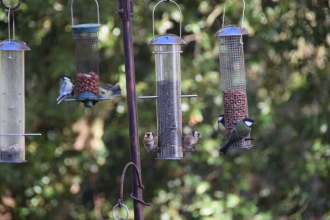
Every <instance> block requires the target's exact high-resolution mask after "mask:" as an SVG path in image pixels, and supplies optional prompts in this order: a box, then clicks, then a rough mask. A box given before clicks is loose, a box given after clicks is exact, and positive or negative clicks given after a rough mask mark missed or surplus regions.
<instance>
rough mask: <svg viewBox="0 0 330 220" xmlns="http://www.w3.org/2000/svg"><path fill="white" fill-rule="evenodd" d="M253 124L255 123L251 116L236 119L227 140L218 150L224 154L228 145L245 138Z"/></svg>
mask: <svg viewBox="0 0 330 220" xmlns="http://www.w3.org/2000/svg"><path fill="white" fill-rule="evenodd" d="M255 124H257V123H255V122H254V121H253V120H252V119H251V118H244V119H243V120H240V121H238V122H237V123H236V125H235V127H234V128H233V130H232V131H231V133H230V136H229V139H228V141H227V142H226V143H225V144H224V145H223V146H222V147H221V149H220V152H222V153H223V154H224V155H226V153H227V151H228V149H229V148H230V146H231V145H232V144H234V143H236V142H239V141H240V140H242V139H243V138H246V137H247V136H248V135H249V133H250V131H251V127H252V126H253V125H255Z"/></svg>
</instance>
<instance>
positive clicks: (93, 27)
mask: <svg viewBox="0 0 330 220" xmlns="http://www.w3.org/2000/svg"><path fill="white" fill-rule="evenodd" d="M71 29H72V31H73V32H74V33H76V34H81V33H92V32H98V31H99V29H100V24H77V25H72V26H71Z"/></svg>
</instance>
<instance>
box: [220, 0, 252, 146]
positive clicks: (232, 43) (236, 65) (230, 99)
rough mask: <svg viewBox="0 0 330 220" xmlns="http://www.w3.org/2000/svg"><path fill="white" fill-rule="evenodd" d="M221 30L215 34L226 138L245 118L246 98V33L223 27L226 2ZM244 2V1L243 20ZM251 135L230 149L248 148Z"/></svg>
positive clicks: (238, 29)
mask: <svg viewBox="0 0 330 220" xmlns="http://www.w3.org/2000/svg"><path fill="white" fill-rule="evenodd" d="M224 7H225V8H224V12H223V20H222V28H221V29H220V30H219V31H218V32H217V33H216V34H215V36H217V37H218V46H219V60H220V73H221V87H222V93H223V100H224V115H225V127H226V138H227V139H228V138H229V135H230V133H231V131H232V129H233V128H234V127H235V124H236V123H237V122H238V121H239V120H241V119H244V118H246V117H248V103H247V97H246V80H245V78H246V77H245V64H244V50H243V35H247V34H249V32H248V31H247V30H246V29H244V28H243V27H239V26H234V25H229V26H226V27H224V19H225V9H226V2H225V5H224ZM244 9H245V2H244V0H243V15H242V24H243V20H244ZM250 140H252V139H251V138H250V135H249V136H248V137H247V138H245V139H243V140H241V141H240V142H237V143H235V144H233V145H232V146H231V148H251V147H252V145H251V141H250Z"/></svg>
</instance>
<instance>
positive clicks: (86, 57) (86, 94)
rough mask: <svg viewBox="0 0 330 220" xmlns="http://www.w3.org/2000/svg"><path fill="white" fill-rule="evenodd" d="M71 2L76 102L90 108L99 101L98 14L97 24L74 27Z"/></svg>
mask: <svg viewBox="0 0 330 220" xmlns="http://www.w3.org/2000/svg"><path fill="white" fill-rule="evenodd" d="M96 3H97V1H96ZM72 4H73V1H72V2H71V16H72V26H71V29H72V33H73V38H74V40H75V58H76V75H77V79H76V85H75V88H76V93H77V94H76V101H79V102H83V103H84V106H85V107H92V106H93V105H95V104H96V103H97V102H98V101H99V89H98V87H99V45H98V32H99V28H100V24H99V12H98V4H97V15H98V23H97V24H78V25H74V18H73V11H72Z"/></svg>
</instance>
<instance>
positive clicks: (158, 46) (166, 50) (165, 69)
mask: <svg viewBox="0 0 330 220" xmlns="http://www.w3.org/2000/svg"><path fill="white" fill-rule="evenodd" d="M161 2H165V1H160V2H158V3H157V4H156V5H155V7H154V10H155V8H156V6H157V5H158V4H159V3H161ZM170 2H173V1H171V0H170ZM173 3H174V4H176V3H175V2H173ZM176 6H177V7H178V8H179V10H180V7H179V6H178V5H177V4H176ZM154 10H153V21H154ZM180 12H181V10H180ZM153 32H154V31H153ZM184 44H186V42H185V41H184V40H183V39H181V21H180V37H179V36H176V35H174V34H164V35H160V36H156V37H154V38H153V39H152V40H151V41H150V43H149V45H150V46H154V48H155V50H154V52H153V53H154V54H155V69H156V84H157V88H156V90H157V91H156V92H157V96H140V97H139V98H156V99H157V130H158V150H157V151H156V152H158V158H156V159H159V160H180V159H184V157H183V152H184V151H186V150H184V149H183V147H182V112H181V98H186V97H196V95H181V65H180V54H181V53H182V51H181V45H184Z"/></svg>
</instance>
